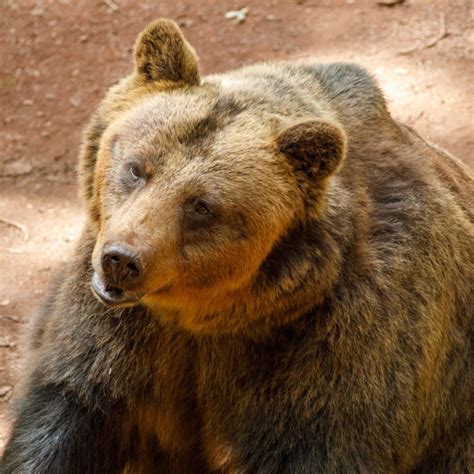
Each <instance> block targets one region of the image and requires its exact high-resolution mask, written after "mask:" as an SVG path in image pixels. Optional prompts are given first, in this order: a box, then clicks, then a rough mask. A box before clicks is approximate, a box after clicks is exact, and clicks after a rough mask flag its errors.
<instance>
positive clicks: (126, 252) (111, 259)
mask: <svg viewBox="0 0 474 474" xmlns="http://www.w3.org/2000/svg"><path fill="white" fill-rule="evenodd" d="M102 270H103V271H104V275H105V277H106V279H107V280H108V281H109V282H110V283H111V284H112V285H114V286H117V287H119V288H121V289H129V288H127V287H129V286H133V285H136V284H137V283H138V282H139V280H140V277H141V276H142V274H143V267H142V265H141V263H140V259H139V257H138V255H137V253H136V252H135V251H134V250H133V249H131V248H130V247H128V246H126V245H123V244H111V245H107V246H106V247H105V248H104V252H103V254H102Z"/></svg>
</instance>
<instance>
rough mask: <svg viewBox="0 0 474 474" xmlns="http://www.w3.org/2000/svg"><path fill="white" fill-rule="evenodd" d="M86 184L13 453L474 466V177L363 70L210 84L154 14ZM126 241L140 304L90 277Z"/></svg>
mask: <svg viewBox="0 0 474 474" xmlns="http://www.w3.org/2000/svg"><path fill="white" fill-rule="evenodd" d="M130 167H132V170H133V173H132V177H131V175H130V172H129V171H130ZM137 174H138V175H137ZM80 182H81V188H82V193H83V197H84V201H85V203H86V205H87V209H88V222H87V224H86V226H85V230H84V232H83V235H82V238H81V240H80V242H79V244H78V246H77V249H76V253H75V256H74V258H72V259H71V261H70V262H69V264H68V265H67V268H66V269H65V271H64V274H63V275H62V276H61V279H60V281H59V283H58V284H57V285H56V286H55V288H54V291H53V293H52V296H51V298H50V301H49V302H48V304H47V305H46V306H45V308H44V310H43V312H42V313H41V314H40V315H39V316H38V317H37V318H36V322H35V328H34V331H33V333H32V334H33V336H32V342H31V348H30V354H29V359H30V364H29V369H28V371H27V374H26V376H25V384H24V389H23V393H22V395H21V397H20V399H19V400H18V407H17V417H16V422H15V425H14V428H13V433H12V436H11V439H10V441H9V444H8V445H7V448H6V451H5V455H4V458H3V461H2V472H4V473H5V474H7V473H8V474H11V473H35V474H41V473H56V472H57V473H59V472H62V473H64V472H66V473H76V472H77V473H84V472H88V473H104V472H107V473H109V472H110V473H112V472H128V473H148V472H150V473H151V472H170V473H188V472H189V473H192V472H226V473H308V474H310V473H311V474H312V473H408V472H413V473H420V474H421V473H448V472H449V473H454V474H457V473H459V474H460V473H467V472H472V471H473V469H474V465H473V462H474V460H473V456H474V448H473V446H474V443H473V436H474V432H473V423H474V416H473V409H472V407H473V406H474V398H473V388H474V387H473V368H472V358H473V353H472V331H473V329H472V328H473V321H472V315H473V308H474V298H473V294H474V291H473V290H474V223H473V220H474V215H473V210H472V198H473V180H472V178H471V177H470V176H469V172H468V170H467V169H466V168H465V167H464V166H463V165H462V164H461V163H460V162H458V161H457V160H456V159H455V158H453V157H452V156H450V155H449V154H447V153H446V152H444V151H442V150H439V149H437V148H435V147H434V146H432V145H430V144H428V143H427V142H425V141H424V140H423V139H422V138H420V137H419V136H418V135H417V134H416V132H414V131H413V130H411V129H409V128H407V127H405V126H403V125H401V124H398V123H396V122H395V121H394V120H393V119H392V118H391V116H390V114H389V112H388V110H387V108H386V105H385V101H384V99H383V96H382V94H381V92H380V90H379V89H378V87H377V85H376V83H375V82H374V80H373V79H372V78H371V77H370V76H369V75H368V74H367V73H366V72H365V71H364V70H363V69H361V68H359V67H358V66H355V65H350V64H329V65H314V66H295V65H291V64H287V63H277V64H261V65H255V66H251V67H247V68H244V69H241V70H238V71H234V72H231V73H228V74H222V75H218V76H210V77H207V78H204V79H200V78H199V73H198V68H197V58H196V56H195V53H194V51H193V50H192V48H191V46H189V44H188V43H187V42H186V41H185V40H184V38H183V36H182V34H181V32H180V31H179V30H178V28H177V27H176V25H175V24H174V23H173V22H170V21H169V20H158V21H157V22H155V23H153V24H152V25H150V26H149V27H148V28H147V29H146V30H145V31H144V32H143V33H142V35H141V36H140V38H139V40H138V41H137V44H136V46H135V71H134V73H133V74H132V75H131V76H129V77H128V78H126V79H124V80H123V81H121V82H120V83H119V84H117V85H116V86H114V87H113V88H112V89H111V90H110V91H109V92H108V94H107V96H106V98H105V99H104V101H103V103H102V104H101V106H100V107H99V109H98V111H97V112H96V113H95V115H94V116H93V117H92V119H91V122H90V125H89V126H88V128H87V130H86V131H85V134H84V141H83V146H82V150H81V156H80ZM203 203H204V204H205V205H206V206H209V207H208V208H207V207H206V206H205V211H206V212H205V213H204V214H203V215H201V214H196V212H195V210H196V209H197V210H198V211H201V210H202V206H203V205H204V204H203ZM111 242H121V243H124V245H125V244H126V245H127V246H130V247H131V248H133V249H135V250H136V252H137V253H138V254H139V256H140V259H141V261H142V263H143V268H144V270H143V274H144V276H143V278H142V280H140V282H139V283H137V284H136V285H135V286H136V288H135V287H134V288H131V291H138V290H140V291H141V292H142V293H143V294H144V296H143V298H142V299H141V302H140V304H138V305H134V306H131V307H123V308H122V307H119V308H108V307H106V306H104V305H103V304H102V303H100V302H99V301H98V300H97V299H96V298H95V297H94V296H93V293H92V291H91V280H92V278H93V275H97V276H98V278H99V279H100V278H102V279H103V278H106V276H104V274H103V273H104V270H103V269H102V266H101V265H102V264H101V262H102V256H103V254H104V249H105V248H106V247H107V245H109V244H110V243H111Z"/></svg>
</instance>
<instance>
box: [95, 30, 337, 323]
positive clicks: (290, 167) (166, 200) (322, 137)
mask: <svg viewBox="0 0 474 474" xmlns="http://www.w3.org/2000/svg"><path fill="white" fill-rule="evenodd" d="M162 23H163V22H161V21H158V22H156V23H155V24H154V25H155V26H153V25H152V26H151V27H150V28H149V29H148V30H146V31H148V32H149V35H147V34H144V35H142V38H141V40H139V42H138V44H137V46H136V53H135V54H136V71H135V74H136V77H138V78H139V80H140V81H141V86H143V83H144V82H145V83H146V82H147V81H149V82H150V81H151V82H153V81H158V83H160V84H161V81H162V78H161V77H162V76H163V77H164V78H165V79H164V80H165V82H166V81H168V82H167V83H169V80H170V79H169V78H172V81H174V86H170V87H169V88H168V89H166V88H165V89H164V90H163V87H161V89H160V90H159V91H158V92H155V93H153V94H144V97H143V99H142V100H141V101H138V103H137V104H134V105H133V106H131V107H129V109H128V110H126V111H123V112H122V113H121V114H120V116H119V117H118V118H117V119H115V120H113V121H112V123H111V124H110V125H109V126H108V127H107V128H106V130H105V132H104V134H103V136H102V137H101V140H100V146H99V149H98V153H97V158H96V163H95V168H94V175H93V198H92V199H93V201H94V206H95V208H96V209H97V214H98V216H99V218H98V233H97V241H96V245H95V249H94V253H93V257H92V263H93V268H94V277H93V285H92V286H93V290H94V292H95V294H96V296H97V297H98V298H99V299H100V300H101V301H102V302H104V303H105V304H108V305H113V306H128V305H134V304H138V303H142V304H145V305H146V306H148V307H149V308H151V309H152V310H153V311H156V312H157V313H158V314H160V316H161V317H164V318H166V317H168V318H171V319H178V320H179V322H180V324H182V325H184V326H185V327H187V328H188V329H192V330H204V329H210V328H215V327H216V326H217V325H219V323H222V320H223V319H225V320H226V321H225V324H226V327H234V326H235V324H236V323H235V321H234V323H233V322H232V320H233V319H238V318H240V319H241V318H242V311H240V310H237V308H246V310H245V311H244V313H245V317H244V319H245V318H250V319H252V318H260V317H263V316H264V315H263V314H262V311H257V310H251V309H250V308H249V303H248V301H251V302H252V304H253V305H254V304H255V294H254V288H255V286H256V284H257V282H256V280H258V277H259V271H260V268H261V267H262V265H263V263H264V262H265V261H266V259H267V258H268V256H269V255H270V254H271V252H272V250H273V249H274V248H275V246H276V245H277V243H278V242H279V241H281V239H282V238H283V237H284V236H286V235H287V234H288V232H289V231H290V230H291V229H292V228H294V227H295V226H298V225H304V221H305V218H306V214H307V212H308V209H307V202H306V201H307V193H308V188H311V189H313V188H314V189H324V186H325V182H326V180H327V178H328V177H329V176H331V175H332V174H333V173H334V172H335V171H336V170H337V169H338V167H339V165H340V163H341V161H342V159H343V157H344V153H345V136H344V132H343V131H342V130H341V129H340V127H339V126H337V125H336V124H334V123H329V122H327V121H325V120H315V119H314V117H311V118H310V117H308V118H307V119H305V118H304V117H299V118H298V119H297V120H295V119H294V118H289V117H288V116H286V115H285V114H284V113H282V114H278V113H275V112H274V111H272V112H271V113H270V112H267V111H266V110H265V106H264V105H263V106H262V105H260V106H258V105H255V104H256V103H258V101H255V102H250V103H249V101H248V100H242V99H241V98H240V97H239V96H238V95H235V94H233V93H231V92H229V91H228V90H226V89H225V88H224V87H222V85H220V84H218V83H215V82H212V81H211V82H206V83H200V84H196V81H195V75H193V74H191V75H189V73H188V72H186V70H187V69H190V68H185V67H183V64H186V62H187V60H188V56H189V55H188V56H186V54H185V53H184V52H185V51H187V47H186V43H184V41H185V40H184V39H183V38H182V36H181V34H178V33H176V32H175V31H174V30H175V29H176V28H177V27H176V26H175V25H174V24H173V23H171V22H169V21H166V22H165V23H166V26H167V28H169V29H171V33H169V34H165V33H162V34H160V35H157V34H156V31H155V30H157V29H158V30H159V29H163V24H162ZM143 42H145V44H146V48H145V47H143V45H142V43H143ZM162 42H165V43H166V48H162V47H161V43H162ZM173 42H177V43H178V45H173ZM163 49H165V50H166V58H165V59H166V60H165V61H163V62H162V63H161V64H160V65H159V67H158V66H156V65H155V63H156V61H157V58H160V54H163V53H162V50H163ZM144 51H145V52H144ZM169 51H172V52H173V54H174V55H175V56H169V54H168V52H169ZM147 55H148V56H147ZM147 58H149V61H150V63H153V65H152V66H146V62H147ZM144 63H145V66H144V65H143V64H144ZM169 68H171V69H172V70H173V71H171V72H169V71H168V72H167V70H168V69H169ZM191 69H193V68H191ZM142 71H145V72H146V74H144V73H142ZM150 71H155V73H156V76H155V75H153V74H154V73H153V74H152V73H151V72H150ZM177 71H178V72H177ZM180 71H181V72H180ZM190 77H191V79H190ZM249 137H251V140H249ZM315 205H316V203H315ZM262 296H264V295H262ZM224 313H225V317H224V315H223V314H224Z"/></svg>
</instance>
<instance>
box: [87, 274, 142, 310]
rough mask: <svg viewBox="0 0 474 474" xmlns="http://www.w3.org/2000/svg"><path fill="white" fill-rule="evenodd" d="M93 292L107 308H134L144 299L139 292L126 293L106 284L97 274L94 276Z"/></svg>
mask: <svg viewBox="0 0 474 474" xmlns="http://www.w3.org/2000/svg"><path fill="white" fill-rule="evenodd" d="M92 292H93V293H94V295H95V296H96V298H97V299H98V300H99V301H100V302H101V303H103V304H105V305H107V306H133V305H135V304H137V303H138V302H139V301H140V300H141V299H142V297H143V293H141V292H138V291H125V290H122V289H121V288H116V287H113V286H111V285H108V284H107V283H105V282H104V281H103V280H102V279H101V278H100V276H99V275H98V274H97V273H94V275H93V276H92Z"/></svg>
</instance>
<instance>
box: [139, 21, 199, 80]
mask: <svg viewBox="0 0 474 474" xmlns="http://www.w3.org/2000/svg"><path fill="white" fill-rule="evenodd" d="M134 58H135V73H136V74H137V76H138V77H139V78H140V79H141V80H142V81H144V82H154V81H171V82H181V83H184V84H190V85H197V84H199V80H200V79H199V71H198V57H197V55H196V53H195V51H194V49H193V47H192V46H191V45H190V44H189V43H188V42H187V41H186V39H185V38H184V36H183V33H182V32H181V30H180V29H179V27H178V25H177V24H176V23H175V22H174V21H171V20H167V19H159V20H156V21H154V22H153V23H151V24H150V25H148V26H147V27H146V28H145V30H143V31H142V33H141V34H140V35H139V37H138V39H137V41H136V43H135V50H134Z"/></svg>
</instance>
